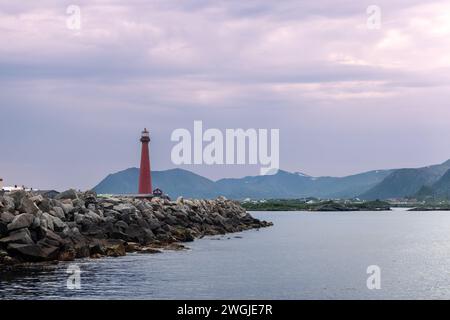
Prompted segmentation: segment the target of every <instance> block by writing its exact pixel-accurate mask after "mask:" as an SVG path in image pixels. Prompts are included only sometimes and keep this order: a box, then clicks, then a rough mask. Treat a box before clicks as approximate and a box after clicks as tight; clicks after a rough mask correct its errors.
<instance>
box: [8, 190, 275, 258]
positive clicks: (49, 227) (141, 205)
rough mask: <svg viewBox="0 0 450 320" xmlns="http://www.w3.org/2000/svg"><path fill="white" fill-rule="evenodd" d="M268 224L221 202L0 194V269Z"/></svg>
mask: <svg viewBox="0 0 450 320" xmlns="http://www.w3.org/2000/svg"><path fill="white" fill-rule="evenodd" d="M271 225H272V223H270V222H266V221H260V220H258V219H255V218H253V217H252V216H251V215H250V214H248V213H247V212H246V210H245V209H244V208H242V207H241V206H240V205H239V203H238V202H235V201H232V200H227V199H225V198H223V197H219V198H217V199H215V200H188V199H182V198H179V199H177V201H169V200H167V199H161V198H156V197H155V198H151V199H145V198H133V197H97V195H96V194H95V192H92V191H87V192H84V193H81V192H76V191H75V190H68V191H65V192H63V193H61V194H59V195H58V196H56V197H55V198H48V197H45V196H42V195H39V194H36V193H33V192H25V191H16V192H12V193H5V194H3V195H0V265H15V264H20V263H24V262H25V263H27V262H43V261H71V260H75V259H78V258H86V257H91V258H99V257H103V256H123V255H125V254H126V252H142V253H157V252H160V251H159V249H161V248H165V249H175V250H177V249H182V248H184V246H183V245H182V244H181V242H188V241H193V240H194V239H195V238H201V237H203V236H207V235H219V234H225V233H232V232H239V231H243V230H248V229H255V228H256V229H258V228H263V227H268V226H271Z"/></svg>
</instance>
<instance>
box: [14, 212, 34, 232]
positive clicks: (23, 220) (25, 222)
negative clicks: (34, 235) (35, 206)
mask: <svg viewBox="0 0 450 320" xmlns="http://www.w3.org/2000/svg"><path fill="white" fill-rule="evenodd" d="M33 221H34V216H33V215H32V214H29V213H22V214H19V215H18V216H15V217H14V219H13V221H12V222H11V223H10V224H8V230H10V231H12V230H17V229H22V228H28V227H29V226H31V225H32V224H33Z"/></svg>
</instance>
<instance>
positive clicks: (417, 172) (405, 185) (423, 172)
mask: <svg viewBox="0 0 450 320" xmlns="http://www.w3.org/2000/svg"><path fill="white" fill-rule="evenodd" d="M449 169H450V160H449V161H447V162H444V163H442V164H439V165H433V166H429V167H423V168H417V169H398V170H394V171H393V172H392V173H391V174H390V175H388V176H387V177H386V178H385V179H384V180H383V181H382V182H380V183H379V184H377V185H376V186H374V187H373V188H372V189H370V190H368V191H367V192H364V193H362V194H361V195H360V198H362V199H367V200H375V199H390V198H403V197H408V196H413V195H416V194H417V193H418V192H419V191H421V192H425V189H426V188H427V187H430V186H432V185H433V184H434V183H436V182H437V181H438V180H439V179H440V178H441V177H442V176H443V175H444V174H445V173H446V172H447V171H448V170H449ZM423 188H425V189H423Z"/></svg>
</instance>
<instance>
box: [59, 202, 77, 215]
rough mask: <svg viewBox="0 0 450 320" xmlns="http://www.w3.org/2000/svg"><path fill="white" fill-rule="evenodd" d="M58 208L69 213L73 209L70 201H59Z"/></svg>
mask: <svg viewBox="0 0 450 320" xmlns="http://www.w3.org/2000/svg"><path fill="white" fill-rule="evenodd" d="M60 208H62V209H63V211H64V214H69V213H71V212H72V210H73V209H74V206H73V204H71V203H61V206H60Z"/></svg>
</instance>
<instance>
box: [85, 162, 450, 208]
mask: <svg viewBox="0 0 450 320" xmlns="http://www.w3.org/2000/svg"><path fill="white" fill-rule="evenodd" d="M448 170H450V160H449V161H447V162H445V163H443V164H440V165H434V166H429V167H424V168H417V169H396V170H376V171H369V172H364V173H360V174H356V175H351V176H347V177H341V178H337V177H311V176H308V175H306V174H303V173H298V172H296V173H290V172H287V171H283V170H279V171H278V173H276V174H274V175H266V176H248V177H244V178H236V179H221V180H218V181H212V180H209V179H207V178H204V177H202V176H200V175H198V174H195V173H192V172H190V171H187V170H183V169H171V170H165V171H153V172H152V181H153V186H154V187H159V188H161V189H162V190H163V191H164V192H166V193H167V194H169V196H171V197H172V198H176V197H178V196H184V197H187V198H215V197H217V196H219V195H224V196H226V197H227V198H230V199H245V198H252V199H263V198H265V199H267V198H284V199H294V198H304V197H317V198H323V199H335V198H355V197H359V198H362V199H367V200H375V199H390V198H402V197H408V196H414V195H416V194H418V192H422V193H424V194H425V193H426V194H434V193H435V192H436V193H437V194H445V192H448V184H447V183H449V182H450V173H448ZM446 172H447V174H446ZM444 174H445V175H444ZM138 179H139V169H137V168H130V169H127V170H124V171H120V172H117V173H114V174H110V175H108V176H107V177H106V178H105V179H104V180H103V181H102V182H100V183H99V184H98V185H97V186H96V187H95V188H94V190H95V191H96V192H97V193H112V194H127V193H128V194H130V193H137V185H138ZM441 190H443V191H441ZM446 190H447V191H446Z"/></svg>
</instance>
